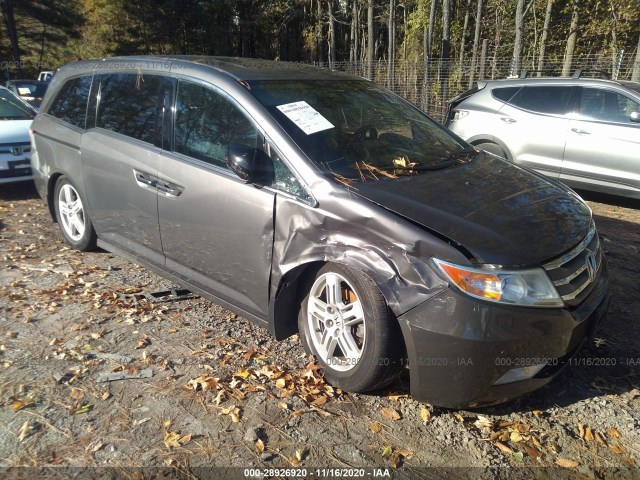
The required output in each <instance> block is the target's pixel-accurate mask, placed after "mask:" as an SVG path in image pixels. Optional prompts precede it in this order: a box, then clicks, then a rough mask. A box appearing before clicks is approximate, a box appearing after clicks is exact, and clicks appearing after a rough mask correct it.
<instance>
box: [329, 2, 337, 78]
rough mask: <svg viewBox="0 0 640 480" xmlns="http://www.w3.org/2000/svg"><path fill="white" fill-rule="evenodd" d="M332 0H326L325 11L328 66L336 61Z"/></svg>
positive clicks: (331, 66)
mask: <svg viewBox="0 0 640 480" xmlns="http://www.w3.org/2000/svg"><path fill="white" fill-rule="evenodd" d="M332 4H333V0H328V1H327V13H328V14H329V58H328V60H329V68H333V65H334V64H335V63H336V28H335V27H336V25H335V24H336V22H335V19H334V18H333V5H332Z"/></svg>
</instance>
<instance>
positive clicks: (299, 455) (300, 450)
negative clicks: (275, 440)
mask: <svg viewBox="0 0 640 480" xmlns="http://www.w3.org/2000/svg"><path fill="white" fill-rule="evenodd" d="M305 453H307V450H306V449H304V448H298V449H297V450H296V458H297V459H298V461H300V462H301V461H302V459H303V458H304V454H305Z"/></svg>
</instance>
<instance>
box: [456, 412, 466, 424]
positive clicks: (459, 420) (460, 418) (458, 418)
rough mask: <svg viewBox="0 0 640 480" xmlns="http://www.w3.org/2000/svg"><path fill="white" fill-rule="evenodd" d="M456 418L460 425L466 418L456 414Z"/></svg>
mask: <svg viewBox="0 0 640 480" xmlns="http://www.w3.org/2000/svg"><path fill="white" fill-rule="evenodd" d="M454 417H455V419H456V420H457V421H458V422H459V423H462V422H464V417H463V416H462V415H460V414H459V413H456V414H455V415H454Z"/></svg>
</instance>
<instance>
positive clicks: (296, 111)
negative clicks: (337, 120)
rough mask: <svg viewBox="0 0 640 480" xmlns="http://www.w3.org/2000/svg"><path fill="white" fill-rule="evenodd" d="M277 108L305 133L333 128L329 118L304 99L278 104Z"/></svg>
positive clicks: (309, 133)
mask: <svg viewBox="0 0 640 480" xmlns="http://www.w3.org/2000/svg"><path fill="white" fill-rule="evenodd" d="M278 110H280V111H281V112H282V113H284V114H285V115H286V116H287V118H288V119H289V120H291V121H292V122H293V123H295V124H296V125H297V126H298V127H299V128H300V129H301V130H302V131H303V132H304V133H306V134H307V135H311V134H312V133H316V132H321V131H322V130H328V129H330V128H334V126H333V125H332V124H331V122H330V121H329V120H327V119H326V118H324V117H323V116H322V115H321V114H320V112H318V111H317V110H315V109H314V108H313V107H312V106H311V105H309V104H308V103H307V102H305V101H302V102H294V103H287V104H285V105H278Z"/></svg>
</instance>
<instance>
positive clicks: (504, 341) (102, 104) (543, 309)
mask: <svg viewBox="0 0 640 480" xmlns="http://www.w3.org/2000/svg"><path fill="white" fill-rule="evenodd" d="M32 129H33V146H34V151H33V156H32V165H33V170H34V180H35V184H36V188H37V189H38V192H39V193H40V195H41V196H42V198H43V199H44V200H45V201H46V202H47V204H48V205H49V209H50V211H51V214H52V217H53V218H54V219H55V221H57V222H58V223H59V224H60V229H61V233H62V237H63V238H64V240H65V241H66V242H67V243H68V244H69V245H71V246H73V247H74V248H76V249H78V250H88V249H91V248H93V247H95V246H99V247H102V248H104V249H106V250H110V251H113V252H116V253H118V254H120V255H122V256H125V257H127V258H130V259H132V260H133V261H135V262H137V263H141V264H143V265H146V266H148V267H149V268H151V269H153V270H155V271H157V272H159V273H161V274H163V275H165V276H166V277H168V278H170V279H172V280H173V281H174V282H176V283H178V284H181V285H184V286H185V287H186V288H189V289H190V290H192V291H194V292H197V293H199V294H201V295H203V296H205V297H207V298H209V299H211V300H213V301H215V302H216V303H219V304H221V305H223V306H226V307H228V308H231V309H233V310H235V311H236V312H237V313H239V314H241V315H242V316H243V317H245V318H247V319H250V320H253V321H255V322H257V323H258V324H260V325H263V326H265V327H266V328H268V329H269V331H270V332H271V333H272V334H273V335H274V336H275V337H276V338H278V339H282V338H286V337H288V336H291V335H294V334H296V333H299V334H300V338H301V340H302V343H303V345H304V347H305V348H306V350H307V351H308V352H309V353H312V354H314V355H315V356H316V358H317V359H318V361H319V363H320V364H321V366H322V371H323V373H324V377H325V378H326V379H327V380H328V381H329V382H331V383H332V384H333V385H335V386H337V387H340V388H342V389H344V390H348V391H359V392H362V391H370V390H376V389H380V388H382V387H384V386H385V385H387V384H389V383H390V382H391V381H392V380H393V379H394V377H395V376H396V375H397V374H398V372H399V371H400V370H402V369H403V368H404V367H406V366H407V365H409V366H410V374H411V391H412V395H413V396H414V398H417V399H420V400H427V401H429V402H431V403H434V404H437V405H446V406H478V405H486V404H492V403H499V402H503V401H505V400H508V399H510V398H513V397H515V396H517V395H521V394H524V393H526V392H529V391H531V390H534V389H536V388H538V387H540V386H542V385H544V384H545V383H546V382H548V381H549V380H551V379H552V378H553V377H554V376H555V375H556V374H557V373H558V372H559V371H560V370H561V369H562V367H563V366H564V365H566V364H567V361H568V360H569V359H571V358H572V356H574V355H576V354H577V352H578V351H579V350H580V347H581V346H582V345H583V344H584V342H585V341H586V340H587V339H588V338H590V337H592V336H593V335H594V334H595V332H596V330H597V328H598V327H599V325H600V324H601V323H602V321H603V319H604V318H605V313H606V310H607V305H608V302H609V298H610V297H609V295H608V293H607V284H608V270H607V262H606V258H605V256H604V254H603V250H602V247H601V245H600V240H599V238H598V233H597V231H596V227H595V224H594V222H593V218H592V215H591V211H590V209H589V207H588V206H587V205H586V204H585V203H584V202H582V200H581V199H580V198H579V197H578V196H577V195H575V193H573V192H572V191H571V190H570V189H568V188H566V187H565V186H563V185H562V184H560V183H558V182H555V181H553V180H550V179H548V178H545V177H544V176H543V175H539V174H536V173H532V172H531V171H529V170H526V169H523V168H521V167H519V166H517V165H513V164H512V163H509V162H506V161H504V160H503V159H500V158H497V157H495V156H493V155H489V154H487V153H485V152H482V151H480V150H477V149H475V148H473V147H470V146H469V145H468V144H466V143H465V142H464V141H462V140H460V139H459V138H458V137H456V136H454V135H452V134H451V133H450V132H449V131H448V130H447V129H445V128H444V127H442V126H441V125H439V124H438V123H437V122H435V121H434V120H432V119H431V118H429V117H428V116H426V115H425V114H424V113H423V112H421V111H420V110H418V109H417V108H415V107H414V106H413V105H411V104H409V103H408V102H406V101H405V100H403V99H401V98H400V97H398V96H396V95H394V94H393V93H392V92H390V91H388V90H386V89H384V88H382V87H380V86H378V85H376V84H375V83H373V82H370V81H367V80H364V79H361V78H357V77H353V76H350V75H346V74H341V73H338V72H331V71H327V70H322V69H318V68H314V67H309V66H304V65H296V64H293V65H291V64H286V63H282V62H268V61H258V60H249V59H229V58H208V57H173V58H158V57H135V58H115V59H104V60H97V61H88V62H79V63H75V64H70V65H67V66H65V67H63V68H61V69H60V70H59V71H58V72H57V73H56V75H55V77H53V80H52V81H51V86H50V88H49V90H48V91H47V94H46V96H45V99H44V102H43V104H42V110H41V113H40V114H39V115H38V116H37V117H36V119H35V120H34V123H33V126H32ZM525 358H526V359H528V360H526V361H525V360H523V359H525ZM523 362H524V363H523Z"/></svg>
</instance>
